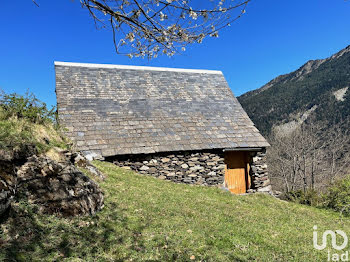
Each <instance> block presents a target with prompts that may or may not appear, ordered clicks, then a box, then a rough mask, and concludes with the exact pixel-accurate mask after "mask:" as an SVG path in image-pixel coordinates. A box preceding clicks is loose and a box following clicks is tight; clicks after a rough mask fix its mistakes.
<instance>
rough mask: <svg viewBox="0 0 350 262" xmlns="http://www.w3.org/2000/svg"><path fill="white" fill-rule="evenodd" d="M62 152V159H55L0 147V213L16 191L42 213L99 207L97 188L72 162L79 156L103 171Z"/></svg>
mask: <svg viewBox="0 0 350 262" xmlns="http://www.w3.org/2000/svg"><path fill="white" fill-rule="evenodd" d="M64 154H65V155H64V156H63V159H65V161H62V162H57V161H54V160H52V159H50V158H49V157H47V156H37V152H35V151H33V150H28V149H22V150H19V151H18V150H17V151H15V150H8V151H5V150H0V215H1V214H2V213H4V212H5V211H6V210H7V209H8V208H9V207H10V205H11V202H12V201H14V199H15V196H16V194H19V193H20V195H21V196H26V197H27V198H28V200H29V201H30V202H33V203H36V204H38V205H39V207H40V209H41V210H42V211H43V212H46V213H51V214H52V213H57V214H61V215H63V216H75V215H87V214H94V213H96V212H97V211H99V210H100V209H101V208H102V207H103V193H102V191H101V189H100V188H99V186H98V184H96V183H95V182H94V181H93V180H92V179H90V178H89V177H87V176H86V175H85V174H83V173H82V172H81V171H80V170H79V169H78V168H77V167H75V166H74V162H75V161H77V160H78V159H79V164H80V165H81V166H84V167H88V169H89V170H91V172H93V173H94V174H96V175H98V176H99V177H101V176H103V175H102V174H101V173H100V172H99V171H98V170H97V169H96V168H93V165H92V164H91V163H89V161H87V160H84V159H81V158H79V157H81V156H80V155H78V154H71V153H69V152H64ZM78 156H79V157H78Z"/></svg>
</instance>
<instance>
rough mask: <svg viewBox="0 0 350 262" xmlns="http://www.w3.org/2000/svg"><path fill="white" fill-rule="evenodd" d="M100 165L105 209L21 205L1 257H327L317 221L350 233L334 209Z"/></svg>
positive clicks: (2, 232) (5, 232)
mask: <svg viewBox="0 0 350 262" xmlns="http://www.w3.org/2000/svg"><path fill="white" fill-rule="evenodd" d="M95 164H96V165H97V166H98V167H99V168H100V169H101V170H102V171H103V172H104V173H105V174H106V175H107V176H108V178H107V179H106V180H105V181H104V182H101V183H100V184H101V186H102V188H103V189H104V191H105V208H104V209H103V211H101V212H100V213H98V214H97V215H96V216H94V217H83V218H73V219H63V218H58V217H55V216H48V215H38V214H36V210H35V206H33V205H29V204H28V203H26V202H21V203H19V204H17V205H16V206H15V207H14V211H13V212H15V213H16V217H15V218H13V216H12V217H11V218H10V219H9V220H8V221H7V222H6V223H4V224H2V225H1V227H0V261H1V260H6V259H9V260H11V261H13V260H19V261H31V260H32V261H38V260H41V261H53V260H54V261H55V260H63V259H64V258H65V259H67V261H171V260H179V261H191V260H192V261H200V260H201V261H254V260H257V261H326V251H316V250H315V249H314V248H313V245H312V232H313V225H318V228H319V232H323V230H325V229H332V230H335V229H342V230H344V231H345V232H350V222H349V221H348V220H342V219H341V218H340V217H339V216H338V215H337V214H336V213H333V212H331V211H326V210H319V209H315V208H312V207H308V206H303V205H298V204H293V203H287V202H284V201H280V200H276V199H274V198H272V197H270V196H266V195H249V196H234V195H231V194H229V193H228V192H225V191H222V190H220V189H217V188H207V187H200V186H188V185H182V184H174V183H172V182H167V181H162V180H158V179H155V178H151V177H146V176H141V175H138V174H135V173H133V172H131V171H126V170H123V169H120V168H118V167H116V166H114V165H113V164H110V163H106V162H96V163H95Z"/></svg>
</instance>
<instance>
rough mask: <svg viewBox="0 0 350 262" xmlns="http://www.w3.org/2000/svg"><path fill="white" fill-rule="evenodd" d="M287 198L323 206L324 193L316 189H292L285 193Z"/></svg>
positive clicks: (301, 202) (310, 204)
mask: <svg viewBox="0 0 350 262" xmlns="http://www.w3.org/2000/svg"><path fill="white" fill-rule="evenodd" d="M284 197H285V198H286V200H288V201H292V202H296V203H299V204H304V205H309V206H321V205H322V203H323V199H322V195H321V194H320V193H318V192H317V191H316V190H312V189H308V190H306V191H305V192H304V191H302V190H297V191H291V192H288V193H286V194H285V195H284Z"/></svg>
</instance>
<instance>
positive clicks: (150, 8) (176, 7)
mask: <svg viewBox="0 0 350 262" xmlns="http://www.w3.org/2000/svg"><path fill="white" fill-rule="evenodd" d="M80 2H81V4H82V6H83V7H84V8H87V9H88V11H89V13H90V15H91V17H92V18H93V19H94V21H95V24H96V26H100V27H101V28H107V27H111V30H112V35H113V43H114V45H115V49H116V52H117V53H121V54H125V55H128V56H129V57H134V56H136V57H147V58H148V59H151V58H155V57H157V56H158V55H159V54H165V55H168V56H172V55H174V54H177V53H181V52H184V51H185V50H186V48H185V47H186V46H187V45H190V44H195V43H201V42H202V41H203V40H204V39H205V38H206V37H208V36H210V37H218V36H219V33H218V31H219V30H222V29H223V28H225V27H227V26H229V25H230V24H231V23H233V22H234V21H236V20H237V19H239V18H240V17H241V16H242V15H243V14H244V13H245V10H246V6H247V4H248V3H249V2H250V0H235V1H233V0H203V1H200V2H198V1H194V0H80ZM194 5H197V6H196V7H195V6H194ZM198 5H199V6H200V7H201V8H198Z"/></svg>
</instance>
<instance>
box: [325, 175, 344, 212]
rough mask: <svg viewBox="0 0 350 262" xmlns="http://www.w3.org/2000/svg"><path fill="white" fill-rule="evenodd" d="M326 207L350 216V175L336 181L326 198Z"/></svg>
mask: <svg viewBox="0 0 350 262" xmlns="http://www.w3.org/2000/svg"><path fill="white" fill-rule="evenodd" d="M324 201H325V203H324V206H325V207H327V208H332V209H334V210H336V211H339V212H341V213H342V214H343V215H346V216H349V215H350V175H348V176H346V177H345V178H343V179H340V180H338V181H336V182H335V183H334V184H333V185H332V186H331V187H330V188H329V191H328V193H327V194H325V196H324Z"/></svg>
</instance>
